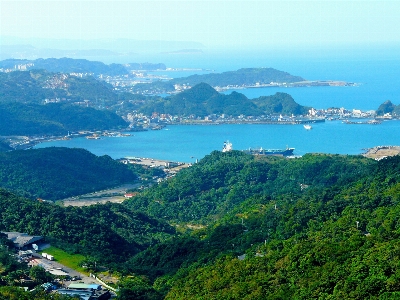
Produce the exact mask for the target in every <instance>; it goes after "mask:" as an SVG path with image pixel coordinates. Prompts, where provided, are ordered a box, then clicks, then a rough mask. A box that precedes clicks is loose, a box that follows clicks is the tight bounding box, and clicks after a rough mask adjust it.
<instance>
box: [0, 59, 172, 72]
mask: <svg viewBox="0 0 400 300" xmlns="http://www.w3.org/2000/svg"><path fill="white" fill-rule="evenodd" d="M166 68H167V67H166V66H165V64H162V63H155V64H153V63H147V62H146V63H129V64H109V65H107V64H104V63H102V62H100V61H90V60H87V59H73V58H67V57H63V58H46V59H43V58H38V59H34V60H29V59H5V60H2V61H0V69H3V70H9V71H11V70H13V71H14V70H23V71H26V70H33V69H44V70H47V71H49V72H61V73H83V74H86V73H89V74H93V75H109V76H118V75H126V74H128V73H129V72H130V71H132V70H165V69H166Z"/></svg>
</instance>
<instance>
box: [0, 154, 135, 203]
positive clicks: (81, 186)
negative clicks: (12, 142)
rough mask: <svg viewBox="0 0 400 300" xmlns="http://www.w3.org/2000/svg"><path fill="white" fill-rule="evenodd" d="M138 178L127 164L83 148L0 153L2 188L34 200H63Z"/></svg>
mask: <svg viewBox="0 0 400 300" xmlns="http://www.w3.org/2000/svg"><path fill="white" fill-rule="evenodd" d="M136 179H137V176H136V175H135V174H134V173H133V172H132V171H131V170H130V169H128V168H127V166H126V165H124V164H121V163H119V162H117V161H115V160H113V159H112V158H110V157H109V156H96V155H94V154H92V153H90V152H88V151H87V150H84V149H76V148H73V149H70V148H56V147H50V148H42V149H31V150H17V151H11V152H3V153H0V187H3V188H6V189H9V190H12V191H15V192H18V193H20V194H21V195H26V196H29V197H31V198H37V197H40V198H43V199H46V200H57V199H63V198H66V197H70V196H76V195H82V194H86V193H89V192H94V191H98V190H102V189H105V188H110V187H115V186H118V185H120V184H123V183H133V182H134V181H135V180H136Z"/></svg>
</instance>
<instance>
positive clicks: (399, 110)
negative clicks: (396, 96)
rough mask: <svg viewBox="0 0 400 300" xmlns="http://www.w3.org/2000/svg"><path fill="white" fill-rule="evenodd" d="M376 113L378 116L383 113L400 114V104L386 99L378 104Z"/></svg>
mask: <svg viewBox="0 0 400 300" xmlns="http://www.w3.org/2000/svg"><path fill="white" fill-rule="evenodd" d="M376 114H377V115H378V116H383V115H384V114H391V115H393V116H400V104H399V105H395V104H393V103H392V101H390V100H387V101H385V102H384V103H382V104H381V105H379V107H378V109H377V110H376Z"/></svg>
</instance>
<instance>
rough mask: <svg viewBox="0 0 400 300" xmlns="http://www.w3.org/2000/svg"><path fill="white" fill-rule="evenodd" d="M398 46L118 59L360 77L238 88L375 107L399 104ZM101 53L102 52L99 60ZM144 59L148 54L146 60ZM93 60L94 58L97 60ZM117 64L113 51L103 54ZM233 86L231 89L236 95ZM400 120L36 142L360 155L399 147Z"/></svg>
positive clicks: (126, 151) (103, 148)
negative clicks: (330, 83)
mask: <svg viewBox="0 0 400 300" xmlns="http://www.w3.org/2000/svg"><path fill="white" fill-rule="evenodd" d="M397 53H399V52H398V51H389V50H387V49H386V50H385V52H382V51H375V52H374V51H370V52H367V51H365V52H362V51H355V50H353V51H350V52H340V53H337V52H333V51H332V52H323V53H322V52H318V53H306V52H305V51H303V52H301V53H300V54H299V53H298V54H297V55H290V54H289V53H281V54H279V55H277V54H271V53H268V52H261V51H252V52H251V51H250V52H243V51H242V52H237V53H235V52H229V53H227V52H218V53H208V52H205V53H202V54H187V55H179V56H177V55H172V56H171V55H166V54H163V55H158V56H147V57H132V58H127V57H123V58H121V57H118V58H115V59H114V60H113V61H111V62H116V63H124V62H125V63H126V62H144V61H148V62H153V63H158V62H163V63H165V64H166V65H167V67H172V68H193V69H194V68H196V69H199V68H201V69H208V70H209V71H198V70H196V71H193V70H192V71H190V70H189V71H175V72H157V74H166V75H168V76H169V77H182V76H188V75H191V74H196V73H200V74H204V73H206V72H224V71H231V70H237V69H239V68H250V67H271V68H275V69H278V70H282V71H286V72H288V73H290V74H293V75H298V76H302V77H303V78H306V79H309V80H344V81H348V82H354V83H357V84H358V85H357V86H348V87H309V88H307V87H299V88H253V89H241V90H238V92H240V93H243V94H245V95H246V96H247V97H248V98H257V97H259V96H266V95H272V94H275V93H276V92H285V93H288V94H290V95H292V97H293V98H294V100H295V101H296V102H298V103H300V104H302V105H307V106H312V107H314V108H317V109H318V108H329V107H344V108H347V109H361V110H376V109H377V108H378V107H379V105H380V104H381V103H383V102H384V101H386V100H391V101H392V102H393V103H394V104H396V105H398V104H400V93H399V87H400V56H398V55H397ZM99 59H100V58H99ZM139 59H142V60H139ZM92 60H93V58H92ZM102 60H103V61H104V62H106V63H110V61H107V60H110V57H108V58H104V59H102ZM230 92H231V91H226V92H225V93H230ZM399 129H400V121H385V122H383V123H382V124H380V125H348V124H343V123H342V122H341V121H327V122H325V123H318V124H314V125H313V129H312V130H309V131H307V130H305V129H304V128H303V126H302V125H248V124H241V125H216V126H204V125H197V126H196V125H191V126H167V127H166V128H164V129H163V130H159V131H145V132H135V133H133V135H132V136H130V137H121V138H112V137H109V138H102V139H100V140H87V139H85V138H74V139H71V140H66V141H52V142H45V143H42V144H39V145H37V146H36V148H41V147H49V146H64V147H78V148H85V149H88V150H89V151H91V152H93V153H94V154H96V155H110V156H111V157H113V158H122V157H126V156H137V157H151V158H156V159H165V160H171V161H181V162H194V161H196V160H198V159H201V158H202V157H204V156H205V155H207V154H209V153H210V152H211V151H213V150H221V149H222V145H223V142H224V141H226V140H229V141H230V142H232V144H233V148H234V149H237V150H243V149H247V148H249V147H252V148H255V147H263V148H285V147H286V146H288V147H293V148H295V151H294V154H295V155H304V154H306V153H310V152H321V153H332V154H360V153H362V152H363V149H364V148H369V147H374V146H378V145H400V134H399V132H400V130H399Z"/></svg>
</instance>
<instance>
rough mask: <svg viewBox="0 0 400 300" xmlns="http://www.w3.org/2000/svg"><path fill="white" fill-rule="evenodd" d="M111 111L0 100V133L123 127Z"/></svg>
mask: <svg viewBox="0 0 400 300" xmlns="http://www.w3.org/2000/svg"><path fill="white" fill-rule="evenodd" d="M126 126H127V123H126V122H125V121H124V120H123V119H122V118H121V117H119V116H118V115H116V114H115V113H113V112H111V111H105V110H96V109H93V108H90V107H81V106H75V105H68V104H58V103H50V104H46V105H38V104H22V103H0V128H1V129H0V135H67V133H68V131H78V130H106V129H112V128H125V127H126Z"/></svg>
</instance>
